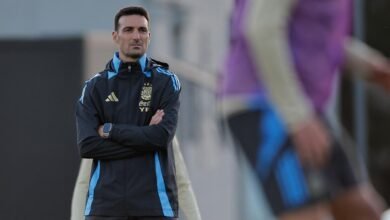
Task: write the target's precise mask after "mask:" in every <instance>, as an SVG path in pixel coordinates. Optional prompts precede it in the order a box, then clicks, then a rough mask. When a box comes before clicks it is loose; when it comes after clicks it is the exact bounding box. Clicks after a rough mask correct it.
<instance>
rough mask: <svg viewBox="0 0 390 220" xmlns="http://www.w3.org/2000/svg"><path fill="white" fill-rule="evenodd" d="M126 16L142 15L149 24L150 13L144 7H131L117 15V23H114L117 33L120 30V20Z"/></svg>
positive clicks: (123, 9)
mask: <svg viewBox="0 0 390 220" xmlns="http://www.w3.org/2000/svg"><path fill="white" fill-rule="evenodd" d="M126 15H141V16H144V17H145V18H146V20H147V21H148V22H149V13H148V11H146V9H145V8H144V7H141V6H130V7H126V8H122V9H121V10H119V11H118V13H116V15H115V23H114V27H115V31H117V30H118V28H119V19H120V18H121V17H122V16H126Z"/></svg>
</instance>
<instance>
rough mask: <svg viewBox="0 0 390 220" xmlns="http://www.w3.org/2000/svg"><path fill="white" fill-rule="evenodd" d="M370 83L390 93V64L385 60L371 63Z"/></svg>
mask: <svg viewBox="0 0 390 220" xmlns="http://www.w3.org/2000/svg"><path fill="white" fill-rule="evenodd" d="M370 72H371V77H370V78H369V80H370V81H372V82H374V83H375V84H377V85H379V86H381V87H382V88H384V89H385V90H386V91H387V92H390V62H389V61H388V60H387V59H385V58H382V59H376V60H375V62H374V61H373V62H372V63H370Z"/></svg>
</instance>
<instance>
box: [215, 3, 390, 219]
mask: <svg viewBox="0 0 390 220" xmlns="http://www.w3.org/2000/svg"><path fill="white" fill-rule="evenodd" d="M350 6H351V2H350V1H349V0H337V1H333V0H330V1H329V0H300V1H297V0H272V1H270V0H256V1H255V0H236V1H235V8H234V13H233V16H232V29H231V30H232V32H231V47H230V51H229V54H228V56H227V61H226V65H225V70H224V76H223V77H222V83H221V88H220V95H221V98H222V105H223V111H224V114H226V117H227V119H228V124H229V126H230V128H231V131H232V133H233V136H234V137H235V138H236V140H237V141H238V143H239V144H240V146H241V147H242V150H243V152H244V153H245V155H246V158H247V159H248V160H249V163H250V164H251V167H252V170H253V171H254V172H255V173H256V175H257V177H258V180H259V185H258V186H259V187H260V183H261V185H262V187H263V188H264V192H265V194H266V197H267V200H268V203H269V205H270V207H271V209H272V211H273V213H274V214H275V216H277V217H278V218H279V219H282V220H289V219H293V220H295V219H299V220H306V219H308V220H317V219H324V218H327V217H329V216H331V217H333V218H334V219H336V220H352V219H361V220H363V219H364V220H377V219H379V218H380V212H381V209H382V204H381V200H380V198H379V197H378V196H377V194H376V193H375V191H374V190H373V188H372V187H371V185H370V184H369V182H368V181H367V180H363V179H360V178H359V176H358V175H357V174H356V172H354V170H353V168H352V165H351V162H352V161H351V160H350V159H349V158H348V156H351V155H348V154H346V153H345V152H344V150H345V148H347V147H348V146H346V145H345V143H344V142H345V141H343V140H341V139H340V138H339V135H338V134H335V132H334V131H335V130H334V129H331V126H332V125H333V124H334V123H333V121H329V119H327V115H326V110H327V108H328V104H329V102H330V99H331V97H332V92H333V91H335V90H336V89H335V88H336V87H337V85H336V84H337V82H338V80H337V79H338V77H339V74H338V73H339V72H338V70H339V69H340V68H341V67H342V64H343V63H344V64H346V66H348V67H354V68H357V69H358V70H359V71H358V72H359V73H361V76H362V77H363V78H367V79H370V80H372V81H374V82H377V83H379V84H380V85H382V86H383V87H384V88H385V89H389V88H390V87H389V85H390V65H389V63H388V61H387V60H386V59H385V58H383V57H382V56H381V55H380V54H379V53H377V52H375V51H373V50H371V49H369V48H367V47H366V46H365V45H363V44H362V43H360V42H358V41H355V40H352V39H349V38H348V37H347V33H348V24H349V21H348V16H349V14H350V12H349V10H350ZM246 16H247V17H246ZM344 57H345V58H344Z"/></svg>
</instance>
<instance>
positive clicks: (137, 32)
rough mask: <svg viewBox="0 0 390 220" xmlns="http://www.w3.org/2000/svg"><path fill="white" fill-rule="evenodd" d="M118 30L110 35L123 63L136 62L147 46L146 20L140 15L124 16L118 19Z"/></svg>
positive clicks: (148, 34) (148, 35) (147, 27)
mask: <svg viewBox="0 0 390 220" xmlns="http://www.w3.org/2000/svg"><path fill="white" fill-rule="evenodd" d="M118 24H119V25H118V30H116V31H114V32H113V33H112V36H113V39H114V41H115V43H116V44H117V45H118V47H119V54H120V55H121V59H124V61H136V60H138V59H139V58H140V57H141V56H142V55H144V54H145V52H146V50H147V49H148V46H149V40H150V32H149V25H148V20H146V18H145V17H144V16H141V15H126V16H122V17H120V18H119V21H118Z"/></svg>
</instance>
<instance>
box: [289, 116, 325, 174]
mask: <svg viewBox="0 0 390 220" xmlns="http://www.w3.org/2000/svg"><path fill="white" fill-rule="evenodd" d="M292 141H293V143H294V145H295V148H296V151H297V153H298V156H299V158H300V160H301V161H302V164H303V165H306V166H309V167H315V168H318V167H321V166H323V165H324V164H325V163H326V162H327V160H328V157H329V151H330V137H329V133H328V131H327V130H326V127H325V125H324V124H323V123H322V122H321V120H320V119H318V118H317V117H313V118H311V119H310V120H308V121H306V122H303V123H302V124H300V125H298V126H297V127H295V128H294V129H293V132H292Z"/></svg>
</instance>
